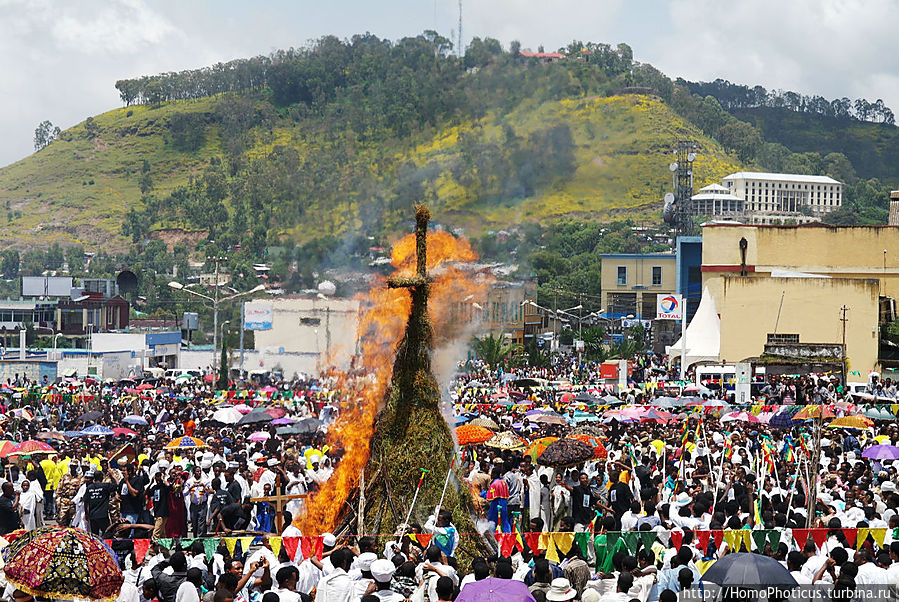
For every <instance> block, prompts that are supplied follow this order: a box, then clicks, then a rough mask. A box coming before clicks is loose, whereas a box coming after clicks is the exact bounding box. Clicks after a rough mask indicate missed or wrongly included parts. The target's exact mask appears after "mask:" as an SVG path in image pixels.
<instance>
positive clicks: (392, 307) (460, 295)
mask: <svg viewBox="0 0 899 602" xmlns="http://www.w3.org/2000/svg"><path fill="white" fill-rule="evenodd" d="M391 258H392V265H393V266H394V268H396V271H395V274H397V275H411V274H412V273H413V272H414V270H415V236H414V235H412V234H409V235H407V236H405V237H403V238H402V239H401V240H399V241H398V242H397V243H396V244H395V245H394V247H393V250H392V253H391ZM476 259H477V254H476V253H475V251H474V250H473V249H472V248H471V245H470V244H469V243H468V241H467V240H465V239H459V238H455V237H454V236H452V235H451V234H449V233H447V232H429V233H428V271H429V274H430V275H431V277H432V278H433V284H432V286H431V296H430V299H429V310H430V315H431V320H432V324H433V326H434V332H435V335H436V337H437V338H438V340H441V339H442V340H446V339H448V338H453V337H454V336H458V335H459V333H461V332H462V331H463V329H464V325H465V324H468V323H471V322H472V321H473V319H475V318H476V317H477V316H478V314H477V313H476V312H477V311H478V310H477V309H476V308H475V303H477V302H478V301H481V302H483V299H484V298H485V297H486V280H485V279H484V278H478V277H473V274H472V272H471V271H470V270H469V271H465V270H463V269H462V268H461V267H460V266H459V265H458V264H457V263H456V262H472V261H475V260H476ZM360 300H361V305H362V315H361V316H360V320H359V327H358V331H357V338H358V340H359V343H360V345H359V347H360V350H361V357H360V358H358V361H357V362H356V363H355V366H354V368H355V369H354V370H353V371H352V372H351V373H341V374H337V375H336V376H337V382H338V383H339V384H338V388H339V389H340V392H341V404H340V417H339V418H338V419H337V421H336V422H335V423H334V424H332V425H331V427H330V428H329V430H328V445H330V446H332V447H335V448H341V449H343V451H344V454H343V457H342V458H341V459H340V462H339V463H338V464H337V467H336V468H335V470H334V473H333V474H332V475H331V477H330V478H329V479H328V480H327V481H325V482H324V483H323V484H322V486H321V488H320V489H319V490H318V491H317V492H315V493H313V494H312V495H310V496H309V497H308V498H307V499H306V504H305V512H304V514H303V515H301V516H299V517H297V520H296V521H295V524H296V525H297V527H299V528H300V530H301V531H302V532H303V533H304V534H310V535H312V534H320V533H324V532H326V531H329V530H332V529H334V528H335V527H336V526H337V522H338V520H339V518H340V516H341V515H342V514H343V512H344V505H345V504H346V501H347V498H348V497H349V495H350V494H351V493H352V491H353V490H354V489H355V488H356V487H357V486H358V485H359V477H360V475H361V473H362V470H363V469H364V468H365V465H366V463H367V462H368V457H369V446H370V443H371V439H372V436H373V434H374V422H375V418H376V417H377V414H378V412H379V411H380V410H381V408H383V406H384V401H385V400H384V395H385V392H386V390H387V385H388V384H389V382H390V376H391V373H392V370H393V362H394V357H395V354H396V348H397V345H398V344H399V342H400V341H401V340H402V338H403V334H404V332H405V328H406V322H407V321H408V319H409V312H410V310H411V305H412V302H411V298H410V296H409V293H408V291H405V290H400V289H388V288H387V284H386V278H379V279H378V280H377V281H376V282H375V283H374V285H373V286H372V288H371V290H369V291H368V292H367V293H364V294H362V295H361V299H360Z"/></svg>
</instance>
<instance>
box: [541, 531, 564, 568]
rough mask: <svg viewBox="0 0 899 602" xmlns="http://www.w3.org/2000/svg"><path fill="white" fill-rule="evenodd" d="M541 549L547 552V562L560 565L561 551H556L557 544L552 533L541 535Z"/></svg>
mask: <svg viewBox="0 0 899 602" xmlns="http://www.w3.org/2000/svg"><path fill="white" fill-rule="evenodd" d="M540 548H541V549H543V550H546V559H547V560H549V561H550V562H555V563H556V564H559V561H560V558H559V551H558V550H557V549H556V544H555V541H553V536H552V533H541V534H540Z"/></svg>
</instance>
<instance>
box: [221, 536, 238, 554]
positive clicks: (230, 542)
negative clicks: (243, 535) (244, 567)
mask: <svg viewBox="0 0 899 602" xmlns="http://www.w3.org/2000/svg"><path fill="white" fill-rule="evenodd" d="M224 539H225V545H226V546H228V553H229V554H231V557H232V558H233V557H234V548H235V547H236V546H237V538H236V537H225V538H224Z"/></svg>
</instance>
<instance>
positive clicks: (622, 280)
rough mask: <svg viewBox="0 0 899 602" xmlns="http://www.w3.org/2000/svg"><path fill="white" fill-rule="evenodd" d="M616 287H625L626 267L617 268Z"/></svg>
mask: <svg viewBox="0 0 899 602" xmlns="http://www.w3.org/2000/svg"><path fill="white" fill-rule="evenodd" d="M616 283H617V284H618V286H627V266H626V265H620V266H618V279H617V280H616Z"/></svg>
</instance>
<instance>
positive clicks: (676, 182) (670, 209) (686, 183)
mask: <svg viewBox="0 0 899 602" xmlns="http://www.w3.org/2000/svg"><path fill="white" fill-rule="evenodd" d="M698 152H699V147H698V146H697V145H696V143H694V142H690V141H687V140H680V141H678V143H677V145H676V146H675V148H674V151H673V154H674V158H675V160H674V161H673V162H672V163H671V164H670V165H668V169H669V170H670V171H671V179H672V182H671V183H672V187H673V188H674V192H669V193H667V194H666V195H665V207H664V210H663V212H662V215H663V217H664V220H665V223H667V224H669V225H670V226H671V227H672V228H673V229H674V236H675V239H677V237H679V236H692V235H693V201H692V197H693V162H694V161H695V160H696V155H697V153H698Z"/></svg>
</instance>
